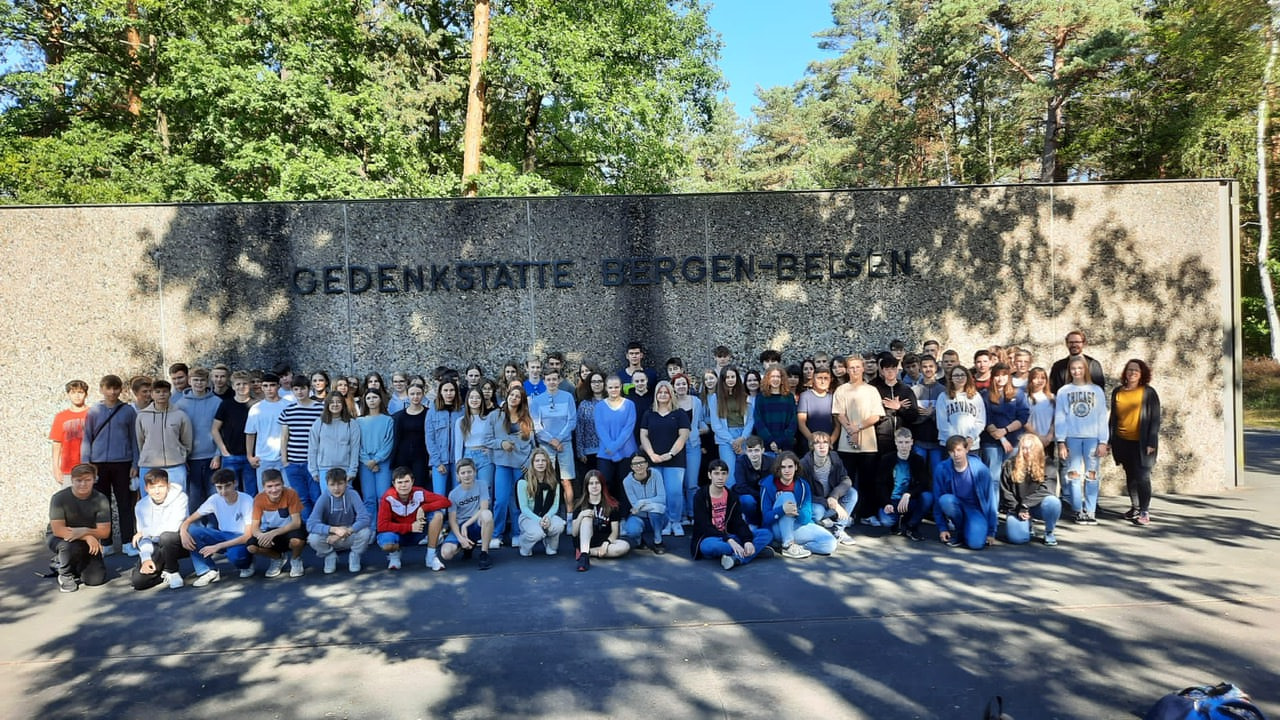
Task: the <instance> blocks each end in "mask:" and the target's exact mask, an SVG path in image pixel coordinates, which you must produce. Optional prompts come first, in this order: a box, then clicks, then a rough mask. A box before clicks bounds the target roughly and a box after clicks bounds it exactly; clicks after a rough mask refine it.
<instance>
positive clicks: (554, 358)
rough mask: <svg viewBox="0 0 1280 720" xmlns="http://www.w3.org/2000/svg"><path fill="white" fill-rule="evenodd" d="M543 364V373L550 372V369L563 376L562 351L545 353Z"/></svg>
mask: <svg viewBox="0 0 1280 720" xmlns="http://www.w3.org/2000/svg"><path fill="white" fill-rule="evenodd" d="M545 365H546V367H544V368H543V370H542V372H543V374H544V375H545V374H546V373H549V372H551V371H552V370H555V371H556V372H558V373H560V376H561V377H563V376H564V353H561V352H549V353H547V361H546V363H545Z"/></svg>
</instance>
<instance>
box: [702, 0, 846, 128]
mask: <svg viewBox="0 0 1280 720" xmlns="http://www.w3.org/2000/svg"><path fill="white" fill-rule="evenodd" d="M710 19H711V27H712V28H714V29H715V30H716V31H718V32H719V33H720V35H721V39H722V41H723V42H724V47H723V48H721V51H720V70H721V71H722V72H723V73H724V77H725V80H727V81H728V82H729V91H728V93H727V94H728V96H729V99H730V100H732V101H733V106H734V109H735V110H737V111H738V115H739V116H740V117H744V118H746V117H750V116H751V106H752V105H754V104H755V102H756V97H755V92H756V87H757V86H760V87H765V88H768V87H773V86H775V85H790V84H792V83H794V82H796V81H797V80H799V79H800V78H801V77H803V76H804V69H805V68H806V67H808V65H809V63H810V62H811V61H813V60H816V59H818V58H819V57H821V55H822V53H821V51H820V50H818V41H817V40H816V39H815V38H814V37H813V34H814V33H815V32H818V31H819V30H822V29H825V28H828V27H831V3H830V2H829V0H715V4H714V5H713V6H712V8H711V15H710Z"/></svg>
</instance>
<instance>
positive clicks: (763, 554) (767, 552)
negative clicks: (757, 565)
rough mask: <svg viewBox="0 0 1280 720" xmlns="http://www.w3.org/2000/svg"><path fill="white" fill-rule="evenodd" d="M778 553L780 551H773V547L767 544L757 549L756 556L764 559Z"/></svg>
mask: <svg viewBox="0 0 1280 720" xmlns="http://www.w3.org/2000/svg"><path fill="white" fill-rule="evenodd" d="M777 554H778V553H776V552H774V551H773V548H771V547H769V546H768V545H765V546H764V547H762V548H760V549H759V550H757V551H756V558H757V559H760V560H763V559H765V558H771V557H773V556H774V555H777Z"/></svg>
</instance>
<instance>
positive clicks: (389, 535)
mask: <svg viewBox="0 0 1280 720" xmlns="http://www.w3.org/2000/svg"><path fill="white" fill-rule="evenodd" d="M426 537H427V534H426V533H416V532H407V533H397V532H380V533H378V547H380V548H386V547H387V546H388V545H399V546H400V549H401V550H403V549H405V548H407V547H413V546H414V545H417V544H418V543H420V542H422V541H423V539H424V538H426ZM393 552H394V551H393Z"/></svg>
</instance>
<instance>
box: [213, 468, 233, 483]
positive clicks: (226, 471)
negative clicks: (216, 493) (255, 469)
mask: <svg viewBox="0 0 1280 720" xmlns="http://www.w3.org/2000/svg"><path fill="white" fill-rule="evenodd" d="M210 481H211V482H212V483H213V484H214V485H235V484H236V471H235V470H232V469H230V468H218V469H217V470H214V471H213V477H211V478H210Z"/></svg>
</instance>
